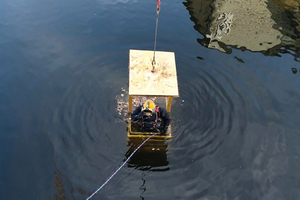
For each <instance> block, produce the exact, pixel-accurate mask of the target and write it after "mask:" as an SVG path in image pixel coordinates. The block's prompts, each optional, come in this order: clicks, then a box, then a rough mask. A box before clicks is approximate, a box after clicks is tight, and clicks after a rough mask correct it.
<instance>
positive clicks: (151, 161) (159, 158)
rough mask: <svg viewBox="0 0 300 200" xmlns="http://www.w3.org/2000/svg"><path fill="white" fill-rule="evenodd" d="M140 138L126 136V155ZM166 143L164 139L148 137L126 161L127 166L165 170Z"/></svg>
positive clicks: (138, 143) (167, 168) (140, 140)
mask: <svg viewBox="0 0 300 200" xmlns="http://www.w3.org/2000/svg"><path fill="white" fill-rule="evenodd" d="M143 140H144V139H142V138H132V137H131V138H128V143H127V146H128V151H127V152H126V157H127V158H128V157H129V156H130V154H131V153H132V152H133V151H134V150H135V149H136V148H137V147H138V146H139V145H140V144H141V143H142V142H143ZM167 148H168V143H167V141H166V140H164V139H150V140H149V141H147V142H146V143H145V144H144V145H143V146H142V147H141V148H140V149H139V150H138V151H137V152H136V153H135V154H134V155H133V156H132V157H131V159H130V160H129V161H128V167H134V168H136V169H139V170H146V171H167V170H169V169H170V168H169V166H168V164H169V162H168V160H167Z"/></svg>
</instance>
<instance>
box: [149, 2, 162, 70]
mask: <svg viewBox="0 0 300 200" xmlns="http://www.w3.org/2000/svg"><path fill="white" fill-rule="evenodd" d="M159 11H160V0H156V25H155V38H154V51H153V60H152V70H151V72H154V70H155V65H156V62H155V50H156V39H157V26H158V17H159Z"/></svg>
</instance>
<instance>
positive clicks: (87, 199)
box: [86, 133, 158, 200]
mask: <svg viewBox="0 0 300 200" xmlns="http://www.w3.org/2000/svg"><path fill="white" fill-rule="evenodd" d="M157 134H158V133H154V134H152V135H150V136H149V137H148V138H147V139H146V140H144V141H143V142H142V143H141V144H140V145H139V146H138V147H137V148H136V149H135V150H134V151H133V152H132V153H131V154H130V156H129V157H128V158H127V159H126V160H125V162H123V164H122V165H121V166H120V167H119V168H118V169H117V170H116V171H115V172H114V173H113V174H112V175H111V176H110V177H109V178H108V179H107V180H106V181H105V182H104V183H103V184H102V185H101V186H100V187H99V188H98V189H97V190H96V191H95V192H94V193H93V194H91V195H90V196H89V197H88V198H86V200H89V199H91V198H92V197H93V196H94V195H95V194H97V192H99V191H100V190H101V189H102V188H103V187H104V186H105V185H106V184H107V183H108V182H109V181H110V180H111V179H112V178H113V177H114V176H115V175H116V174H117V173H118V172H119V171H120V169H122V167H124V165H125V164H126V163H127V162H128V161H129V159H130V158H131V157H132V156H133V154H135V152H137V150H139V148H141V147H142V146H143V145H144V144H145V143H146V142H147V141H148V140H149V139H150V138H152V137H153V136H155V135H157Z"/></svg>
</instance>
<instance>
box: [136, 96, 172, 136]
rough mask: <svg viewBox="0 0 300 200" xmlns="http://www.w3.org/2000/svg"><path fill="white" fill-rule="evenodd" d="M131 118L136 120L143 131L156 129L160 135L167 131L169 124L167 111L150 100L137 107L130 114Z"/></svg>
mask: <svg viewBox="0 0 300 200" xmlns="http://www.w3.org/2000/svg"><path fill="white" fill-rule="evenodd" d="M131 120H132V122H137V123H138V124H139V125H140V127H141V128H142V130H143V131H150V132H155V131H158V132H159V133H160V134H162V135H164V134H166V133H167V131H168V127H169V124H170V117H169V114H168V112H167V111H166V110H165V109H164V108H160V107H158V106H156V105H155V103H154V102H153V101H152V100H147V101H145V103H144V104H143V105H140V106H139V107H137V108H136V109H135V110H134V111H133V112H132V114H131Z"/></svg>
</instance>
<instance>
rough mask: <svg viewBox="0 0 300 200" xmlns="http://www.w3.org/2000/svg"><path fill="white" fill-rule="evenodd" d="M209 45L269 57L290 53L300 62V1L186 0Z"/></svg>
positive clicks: (200, 40) (194, 20)
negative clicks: (257, 53) (247, 51)
mask: <svg viewBox="0 0 300 200" xmlns="http://www.w3.org/2000/svg"><path fill="white" fill-rule="evenodd" d="M183 4H184V5H185V6H186V8H187V10H188V11H189V13H190V15H191V20H192V21H193V22H194V23H195V26H194V28H195V30H197V31H198V32H199V33H201V35H202V36H203V38H198V39H197V41H198V42H199V43H200V44H201V45H202V46H205V47H208V48H214V49H218V50H220V51H222V52H225V53H228V54H230V53H231V52H232V49H231V48H235V49H240V50H242V51H245V50H249V51H253V52H261V53H263V54H264V55H266V56H280V55H279V53H289V54H291V55H293V56H294V58H295V60H296V61H300V54H299V52H300V39H299V32H300V26H299V22H300V11H299V6H300V2H299V1H297V0H290V1H286V0H269V1H267V2H265V1H260V0H253V1H246V0H242V1H241V0H187V1H186V2H184V3H183Z"/></svg>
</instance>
